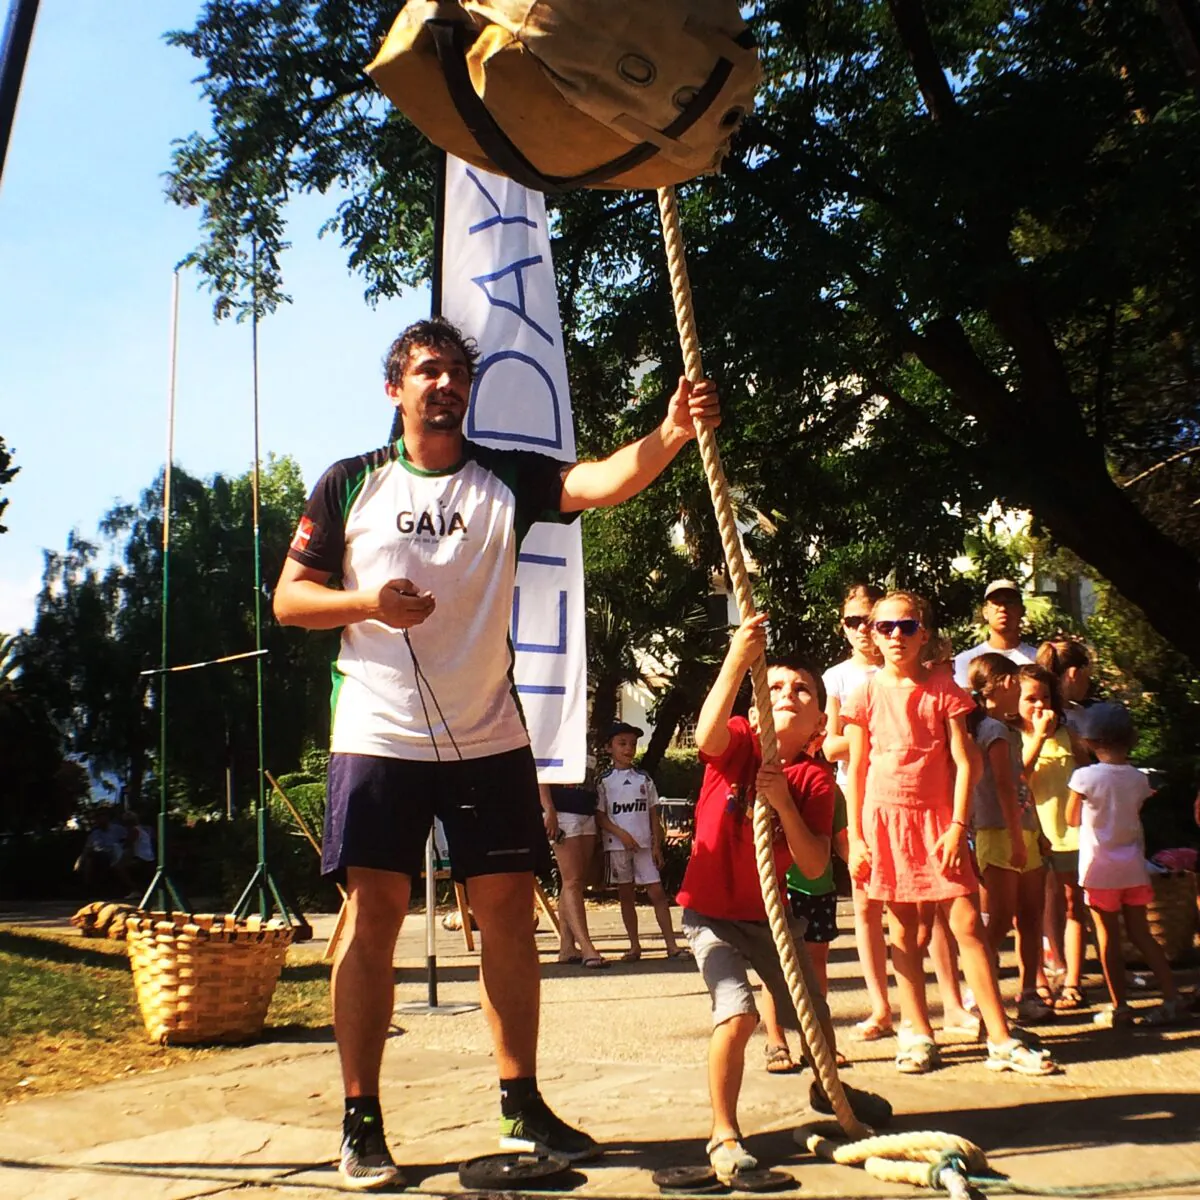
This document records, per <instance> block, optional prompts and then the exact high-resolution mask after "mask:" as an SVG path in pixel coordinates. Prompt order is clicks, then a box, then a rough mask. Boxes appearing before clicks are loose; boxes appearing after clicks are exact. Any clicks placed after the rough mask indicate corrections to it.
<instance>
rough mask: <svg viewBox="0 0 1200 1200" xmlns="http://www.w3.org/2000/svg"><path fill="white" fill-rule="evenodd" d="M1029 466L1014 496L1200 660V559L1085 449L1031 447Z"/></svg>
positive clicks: (1158, 627) (1198, 663) (1170, 638)
mask: <svg viewBox="0 0 1200 1200" xmlns="http://www.w3.org/2000/svg"><path fill="white" fill-rule="evenodd" d="M1023 468H1024V469H1023V470H1022V471H1021V474H1020V476H1019V477H1018V478H1015V479H1014V480H1013V483H1014V485H1015V486H1014V487H1013V489H1012V491H1011V492H1010V495H1011V498H1012V499H1013V500H1015V501H1017V502H1018V503H1020V504H1022V505H1024V506H1025V507H1027V508H1029V509H1030V511H1031V512H1033V514H1034V515H1035V516H1036V517H1037V518H1038V519H1039V520H1040V521H1041V522H1042V523H1043V524H1044V525H1045V526H1046V528H1047V530H1048V531H1049V532H1050V534H1051V535H1052V536H1053V537H1054V539H1055V540H1056V541H1057V542H1060V543H1061V544H1062V545H1064V546H1066V547H1067V548H1068V549H1070V550H1073V551H1074V552H1075V553H1076V554H1077V555H1079V557H1080V558H1082V559H1083V560H1084V562H1086V563H1089V564H1090V565H1091V566H1093V567H1095V568H1096V570H1097V571H1099V572H1100V574H1101V575H1103V576H1104V577H1105V579H1107V580H1108V581H1109V582H1110V583H1111V584H1112V585H1113V587H1115V588H1116V589H1117V591H1119V592H1120V593H1121V595H1123V596H1124V597H1125V598H1126V599H1127V600H1129V601H1131V602H1132V603H1134V604H1136V605H1137V606H1138V608H1140V609H1141V610H1142V612H1143V613H1144V614H1145V615H1146V620H1147V621H1149V623H1150V624H1151V625H1152V626H1153V627H1154V628H1155V629H1156V630H1157V631H1158V632H1159V633H1161V634H1162V635H1163V637H1165V638H1166V639H1167V640H1168V641H1169V642H1171V644H1172V645H1174V646H1175V647H1176V648H1177V649H1178V650H1179V651H1180V652H1181V653H1183V654H1185V655H1187V657H1188V658H1189V659H1191V661H1192V662H1193V663H1194V664H1195V665H1196V666H1197V667H1200V627H1198V626H1197V623H1196V612H1197V611H1198V609H1200V604H1198V601H1200V561H1197V559H1196V558H1195V557H1194V556H1193V555H1191V554H1189V553H1188V551H1187V550H1185V549H1184V548H1183V547H1182V546H1180V545H1179V544H1178V543H1176V542H1174V541H1172V540H1171V539H1170V538H1168V537H1167V536H1166V535H1165V534H1164V533H1162V531H1161V530H1159V529H1158V528H1157V527H1156V526H1155V525H1154V524H1153V523H1152V522H1150V521H1149V520H1147V518H1146V517H1144V516H1143V515H1142V514H1141V513H1140V512H1139V511H1138V509H1137V508H1136V507H1135V506H1134V504H1133V503H1132V502H1131V501H1130V499H1129V497H1128V496H1127V495H1126V494H1125V493H1124V492H1123V491H1122V490H1121V489H1120V488H1119V487H1118V486H1117V484H1116V483H1114V482H1113V480H1112V478H1111V477H1110V476H1109V475H1108V473H1107V471H1105V470H1104V468H1103V466H1102V465H1100V466H1095V465H1093V464H1092V463H1090V462H1088V461H1086V459H1084V458H1083V457H1082V456H1080V457H1079V458H1078V459H1076V461H1074V462H1069V463H1066V464H1064V463H1063V462H1062V461H1061V460H1059V461H1055V462H1053V463H1036V462H1031V461H1030V458H1029V455H1028V450H1026V458H1025V461H1024V463H1023Z"/></svg>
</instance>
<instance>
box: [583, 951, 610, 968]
mask: <svg viewBox="0 0 1200 1200" xmlns="http://www.w3.org/2000/svg"><path fill="white" fill-rule="evenodd" d="M579 965H580V966H581V967H583V968H584V969H585V970H588V971H603V970H604V969H605V967H607V966H608V959H607V958H601V957H600V955H598V954H596V955H594V956H593V957H591V958H581V959H579Z"/></svg>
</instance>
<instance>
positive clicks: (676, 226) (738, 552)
mask: <svg viewBox="0 0 1200 1200" xmlns="http://www.w3.org/2000/svg"><path fill="white" fill-rule="evenodd" d="M658 212H659V217H660V218H661V221H662V231H663V242H664V244H665V246H666V252H667V270H668V272H669V274H670V278H671V298H672V300H673V301H674V305H675V323H676V325H677V326H678V329H679V345H680V348H681V349H682V351H683V368H684V373H685V374H686V376H687V378H688V379H689V380H690V381H691V382H693V383H698V382H700V380H702V379H703V378H704V368H703V366H702V365H701V361H700V339H699V336H698V335H697V332H696V314H695V311H694V309H693V307H692V288H691V284H690V283H689V282H688V273H687V259H686V257H685V253H684V246H683V230H682V228H681V226H680V222H679V205H678V203H677V202H676V198H675V189H674V188H673V187H666V188H659V189H658ZM696 442H697V445H698V446H699V449H700V461H701V462H702V463H703V465H704V474H705V477H706V478H707V480H708V490H709V492H710V494H711V495H712V502H713V509H714V510H715V512H716V517H717V527H718V529H719V530H720V533H721V546H722V548H723V549H724V551H725V563H726V566H727V567H728V568H729V578H730V580H731V582H732V584H733V593H734V596H735V597H736V599H737V606H738V612H739V613H740V614H741V618H742V620H743V621H745V620H748V619H749V618H750V617H752V616H753V615H754V612H755V609H754V595H753V592H752V591H751V588H750V576H749V574H748V573H747V571H746V560H745V558H744V556H743V555H742V545H741V541H740V539H739V537H738V531H737V525H736V523H735V521H734V516H733V505H732V503H731V502H730V499H729V485H728V483H727V481H726V479H725V471H724V469H723V468H722V466H721V455H720V451H719V450H718V449H717V439H716V435H715V434H714V433H713V431H712V430H711V429H708V428H703V427H698V428H697V435H696ZM750 678H751V681H752V682H753V684H754V705H755V707H756V708H757V710H758V737H759V743H760V745H761V747H762V757H763V762H765V763H771V762H774V761H775V760H776V758H777V757H778V748H777V746H776V743H775V722H774V721H773V720H772V717H771V693H770V690H769V688H768V686H767V667H766V661H765V659H764V658H763V657H762V655H759V657H758V658H757V659H756V660H755V661H754V663H753V664H752V665H751V667H750ZM754 853H755V860H756V862H757V864H758V881H759V884H760V885H761V887H762V894H763V903H764V904H765V906H766V910H767V921H768V923H769V924H770V927H771V935H772V937H773V938H774V939H775V947H776V949H777V950H778V951H779V961H780V964H781V965H782V967H783V974H784V977H785V978H786V980H787V985H788V993H789V995H790V996H791V998H792V1003H793V1004H794V1005H795V1008H796V1014H797V1016H798V1017H799V1018H800V1034H801V1037H802V1038H803V1040H804V1048H805V1051H806V1053H807V1056H808V1059H809V1061H810V1062H811V1063H812V1064H813V1070H814V1071H815V1072H816V1075H817V1078H818V1079H819V1080H820V1083H821V1087H822V1088H823V1089H824V1091H825V1095H826V1096H828V1097H829V1101H830V1103H831V1105H832V1106H833V1112H834V1115H835V1116H836V1117H837V1121H838V1124H839V1125H840V1126H841V1127H842V1129H843V1130H844V1131H845V1132H846V1134H847V1136H848V1137H855V1138H861V1137H865V1136H867V1135H868V1134H869V1133H870V1130H869V1129H868V1128H867V1127H866V1126H865V1125H864V1124H863V1123H862V1122H861V1121H860V1120H859V1119H858V1118H857V1117H856V1116H855V1115H854V1112H853V1110H852V1109H851V1107H850V1102H849V1100H848V1099H847V1098H846V1092H845V1089H844V1088H843V1087H842V1082H841V1080H840V1079H839V1078H838V1073H837V1061H836V1059H835V1058H834V1055H833V1052H832V1050H831V1049H830V1047H829V1043H828V1042H827V1041H826V1039H825V1032H824V1030H823V1029H822V1028H821V1023H820V1021H818V1019H817V1015H816V1007H815V1005H814V1004H813V1001H812V997H811V996H810V995H809V990H808V985H807V983H806V981H805V978H804V972H803V971H802V970H801V967H800V958H799V956H800V954H801V953H804V951H803V950H798V949H797V946H796V944H795V941H794V940H793V938H792V934H791V930H790V929H789V928H788V923H787V917H786V915H785V910H784V903H783V896H782V895H781V893H780V890H779V880H778V878H777V876H776V873H775V853H774V836H773V821H772V811H771V806H770V805H769V804H768V803H767V802H766V801H765V800H764V799H763V798H762V796H758V797H756V798H755V801H754Z"/></svg>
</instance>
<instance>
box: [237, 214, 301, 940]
mask: <svg viewBox="0 0 1200 1200" xmlns="http://www.w3.org/2000/svg"><path fill="white" fill-rule="evenodd" d="M250 263H251V283H250V287H251V305H252V312H251V316H250V353H251V358H252V360H253V381H254V384H253V395H254V467H253V469H252V471H251V474H250V479H251V488H250V491H251V505H252V508H253V515H252V524H253V529H254V650H255V654H256V655H257V657H256V659H255V663H254V683H255V707H256V716H257V725H258V783H257V792H256V793H255V804H256V805H257V812H256V814H255V815H256V817H257V825H258V865H257V866H256V867H255V869H254V875H253V877H252V878H251V880H250V882H249V883H248V884H247V885H246V888H245V890H244V891H243V892H242V894H241V896H240V897H239V899H238V902H237V904H236V905H235V906H234V909H233V911H234V915H235V916H238V917H243V916H245V915H246V913H248V912H249V911H250V905H251V903H252V901H253V898H254V896H255V894H257V896H258V911H259V915H260V916H261V917H262V919H263V920H264V921H265V920H267V918H268V917H269V916H270V915H271V908H272V903H271V902H272V900H274V902H275V906H276V907H277V908H278V909H279V914H280V916H282V917H283V919H284V920H285V921H287V922H289V923H290V924H292V925H294V926H295V927H296V940H297V941H303V940H306V939H307V938H308V937H311V936H312V929H311V926H309V924H308V922H307V921H306V920H305V919H304V915H303V913H301V912H299V911H298V910H297V911H296V912H294V913H293V911H292V906H291V905H289V904H288V902H287V900H286V898H285V896H284V893H283V889H282V888H281V887H280V886H279V884H278V882H277V881H276V879H275V877H274V876H273V875H272V873H271V868H270V865H269V863H268V861H267V796H266V788H267V773H266V740H265V737H264V734H263V659H262V548H261V540H260V534H259V507H260V506H259V454H260V452H259V420H258V239H257V238H253V239H251V242H250Z"/></svg>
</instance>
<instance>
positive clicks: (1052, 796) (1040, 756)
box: [1017, 663, 1087, 1012]
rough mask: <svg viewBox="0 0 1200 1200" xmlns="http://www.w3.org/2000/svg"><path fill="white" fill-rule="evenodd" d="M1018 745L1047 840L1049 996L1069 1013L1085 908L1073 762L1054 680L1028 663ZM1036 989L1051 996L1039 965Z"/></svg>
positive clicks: (1076, 1004)
mask: <svg viewBox="0 0 1200 1200" xmlns="http://www.w3.org/2000/svg"><path fill="white" fill-rule="evenodd" d="M1020 681H1021V698H1020V701H1019V703H1018V708H1017V711H1018V714H1019V716H1020V719H1021V749H1022V758H1023V759H1024V763H1025V774H1026V778H1027V779H1028V782H1029V790H1030V791H1031V792H1032V793H1033V800H1034V803H1035V804H1036V806H1037V814H1038V822H1039V823H1040V825H1041V827H1042V832H1043V834H1044V835H1045V836H1046V838H1047V840H1048V841H1049V843H1050V846H1049V850H1050V853H1049V861H1050V871H1049V872H1048V873H1047V887H1048V891H1049V900H1050V903H1049V906H1048V913H1047V916H1048V920H1047V921H1046V925H1045V933H1046V936H1047V938H1049V940H1050V947H1051V953H1052V954H1053V955H1054V956H1055V958H1056V960H1057V961H1058V962H1061V963H1064V964H1065V966H1066V975H1065V977H1064V979H1063V985H1062V989H1061V990H1060V991H1059V993H1058V996H1057V997H1055V999H1054V1008H1055V1011H1057V1012H1069V1011H1071V1010H1073V1009H1078V1008H1082V1007H1083V1006H1084V998H1083V992H1082V991H1081V990H1080V975H1081V973H1082V970H1083V947H1084V924H1083V923H1084V921H1085V920H1086V919H1087V910H1086V908H1085V906H1084V903H1083V889H1082V888H1080V886H1079V830H1078V829H1076V828H1074V827H1073V826H1071V825H1069V824H1068V823H1067V801H1068V800H1069V799H1070V795H1071V789H1070V787H1069V786H1068V785H1069V782H1070V779H1071V773H1072V772H1073V771H1074V770H1075V767H1076V765H1079V766H1082V765H1083V761H1079V762H1078V763H1077V762H1076V756H1075V750H1074V747H1073V743H1072V739H1071V734H1070V731H1069V730H1068V729H1067V726H1066V723H1065V721H1063V720H1062V716H1061V714H1062V702H1061V700H1060V697H1059V691H1058V680H1057V679H1055V677H1054V675H1053V674H1052V673H1051V672H1050V671H1047V670H1046V668H1045V667H1039V666H1036V665H1034V664H1032V663H1030V664H1027V665H1026V666H1023V667H1022V668H1021V671H1020ZM1038 982H1039V988H1038V994H1039V996H1041V997H1042V998H1043V999H1046V998H1047V997H1048V996H1050V994H1051V993H1050V991H1049V985H1048V982H1047V981H1046V978H1045V973H1044V970H1043V972H1042V973H1041V977H1040V978H1039V981H1038Z"/></svg>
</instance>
